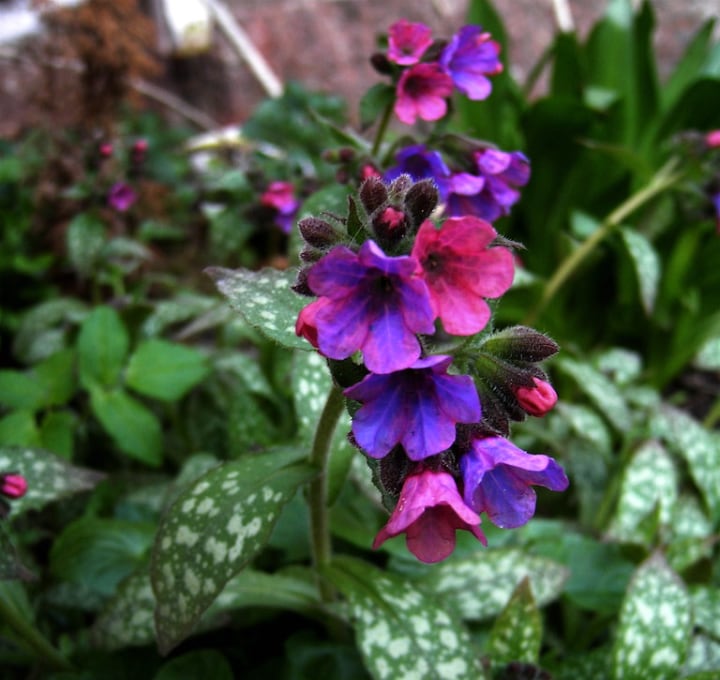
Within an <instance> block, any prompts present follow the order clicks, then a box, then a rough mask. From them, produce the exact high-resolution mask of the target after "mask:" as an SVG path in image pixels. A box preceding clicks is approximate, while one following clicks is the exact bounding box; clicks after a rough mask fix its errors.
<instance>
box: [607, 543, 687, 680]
mask: <svg viewBox="0 0 720 680" xmlns="http://www.w3.org/2000/svg"><path fill="white" fill-rule="evenodd" d="M690 628H691V614H690V596H689V595H688V593H687V590H686V588H685V586H684V584H683V583H682V581H681V580H680V579H679V578H678V576H677V575H676V574H675V572H674V571H672V569H670V567H669V566H668V565H667V562H666V561H665V559H664V558H663V557H662V556H661V555H660V554H654V555H652V556H651V557H650V558H649V559H648V560H646V561H645V562H643V563H642V564H641V565H640V566H639V567H638V569H637V570H636V572H635V574H634V576H633V578H632V580H631V581H630V586H629V587H628V591H627V593H626V594H625V599H624V601H623V605H622V609H621V612H620V624H619V627H618V630H617V635H616V639H615V646H614V653H613V670H614V675H613V677H614V678H615V680H623V679H624V678H632V680H643V679H644V678H647V679H648V680H663V679H664V678H667V679H668V680H671V679H674V678H677V677H678V673H679V670H680V668H681V667H682V664H683V661H684V659H685V656H686V654H687V649H688V642H689V636H690Z"/></svg>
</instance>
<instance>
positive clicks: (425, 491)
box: [373, 469, 487, 564]
mask: <svg viewBox="0 0 720 680" xmlns="http://www.w3.org/2000/svg"><path fill="white" fill-rule="evenodd" d="M456 529H465V530H467V531H470V532H471V533H472V534H473V535H474V536H475V537H476V538H477V539H478V540H479V541H480V542H481V543H482V544H483V545H487V540H486V539H485V535H484V534H483V532H482V529H480V517H479V515H477V514H475V513H474V512H473V511H472V510H471V509H470V508H468V507H467V505H465V503H463V500H462V498H461V497H460V494H459V493H458V490H457V486H456V484H455V480H454V479H453V478H452V475H450V474H448V473H447V472H441V471H435V470H429V469H425V470H422V471H421V472H419V473H417V472H416V473H414V474H411V475H408V477H406V478H405V482H404V483H403V488H402V491H401V493H400V499H399V500H398V503H397V506H396V507H395V510H394V511H393V513H392V515H391V516H390V519H389V520H388V523H387V524H386V525H385V526H384V527H383V528H382V529H381V530H380V531H379V532H378V535H377V536H376V537H375V540H374V541H373V548H374V549H376V550H377V548H379V547H380V546H381V545H382V544H383V543H384V542H385V541H387V539H388V538H392V537H393V536H397V535H398V534H401V533H403V532H406V536H405V540H406V543H407V547H408V550H409V551H410V552H411V553H412V554H413V555H415V557H417V558H418V559H419V560H420V561H421V562H426V563H428V564H431V563H433V562H439V561H440V560H444V559H445V558H446V557H448V556H449V555H450V554H451V553H452V551H453V550H454V549H455V531H456Z"/></svg>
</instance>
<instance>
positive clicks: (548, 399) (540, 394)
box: [515, 378, 558, 418]
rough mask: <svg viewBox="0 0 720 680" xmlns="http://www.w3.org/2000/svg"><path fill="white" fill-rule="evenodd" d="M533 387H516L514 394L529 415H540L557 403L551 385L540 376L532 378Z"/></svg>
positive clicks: (555, 394) (556, 397)
mask: <svg viewBox="0 0 720 680" xmlns="http://www.w3.org/2000/svg"><path fill="white" fill-rule="evenodd" d="M533 382H534V383H535V386H534V387H518V388H517V389H516V390H515V396H516V397H517V400H518V403H519V404H520V406H521V407H522V408H523V410H525V411H527V412H528V413H529V414H530V415H531V416H536V417H538V418H539V417H542V416H544V415H545V414H546V413H547V412H548V411H550V409H552V407H553V406H555V404H556V403H557V399H558V396H557V392H555V390H554V389H553V386H552V385H551V384H550V383H549V382H547V381H545V380H541V379H540V378H533Z"/></svg>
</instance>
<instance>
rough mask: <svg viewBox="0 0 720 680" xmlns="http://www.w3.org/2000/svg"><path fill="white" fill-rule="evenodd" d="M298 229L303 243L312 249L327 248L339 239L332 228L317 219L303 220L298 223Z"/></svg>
mask: <svg viewBox="0 0 720 680" xmlns="http://www.w3.org/2000/svg"><path fill="white" fill-rule="evenodd" d="M298 229H299V230H300V235H301V236H302V237H303V239H304V240H305V243H307V244H308V245H311V246H313V248H328V247H329V246H332V245H334V244H335V243H337V242H338V240H339V238H340V237H339V234H338V233H337V231H335V229H334V228H333V226H332V225H331V224H330V223H329V222H326V221H325V220H321V219H320V218H319V217H305V218H303V219H302V220H300V221H299V222H298Z"/></svg>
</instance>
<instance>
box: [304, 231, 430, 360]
mask: <svg viewBox="0 0 720 680" xmlns="http://www.w3.org/2000/svg"><path fill="white" fill-rule="evenodd" d="M417 267H418V263H417V260H415V258H414V257H410V256H407V255H403V256H400V257H388V256H387V255H385V253H383V252H382V250H380V248H379V247H378V246H377V245H376V244H375V243H374V242H373V241H366V242H365V243H363V245H362V246H361V248H360V250H359V252H357V253H355V252H353V251H352V250H350V249H349V248H347V247H345V246H336V247H335V248H333V249H332V250H331V251H330V252H329V253H328V254H327V255H325V257H323V258H322V259H321V260H319V261H318V262H316V263H315V264H314V265H313V266H312V268H311V269H310V271H309V272H308V284H309V286H310V289H311V290H312V291H313V292H314V293H315V294H316V295H320V296H323V297H324V298H326V299H327V302H326V303H325V304H324V305H323V306H322V309H319V308H318V309H317V313H316V314H315V315H314V322H315V325H316V328H317V342H318V347H319V349H320V351H321V352H322V354H324V355H325V356H326V357H330V358H331V359H345V358H347V357H349V356H350V355H351V354H353V353H354V352H356V351H358V350H362V353H363V359H364V361H365V365H366V366H367V367H368V369H369V370H370V371H372V372H373V373H390V372H391V371H398V370H401V369H404V368H408V367H409V366H411V365H412V364H413V363H414V362H415V361H416V360H417V359H418V358H419V357H420V351H421V348H420V342H419V340H418V338H417V336H416V334H417V333H433V332H434V330H435V324H434V320H435V315H434V314H433V310H432V305H431V303H430V294H429V292H428V289H427V286H426V285H425V282H424V281H423V280H422V278H421V277H419V276H418V275H417ZM321 299H322V298H321Z"/></svg>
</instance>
